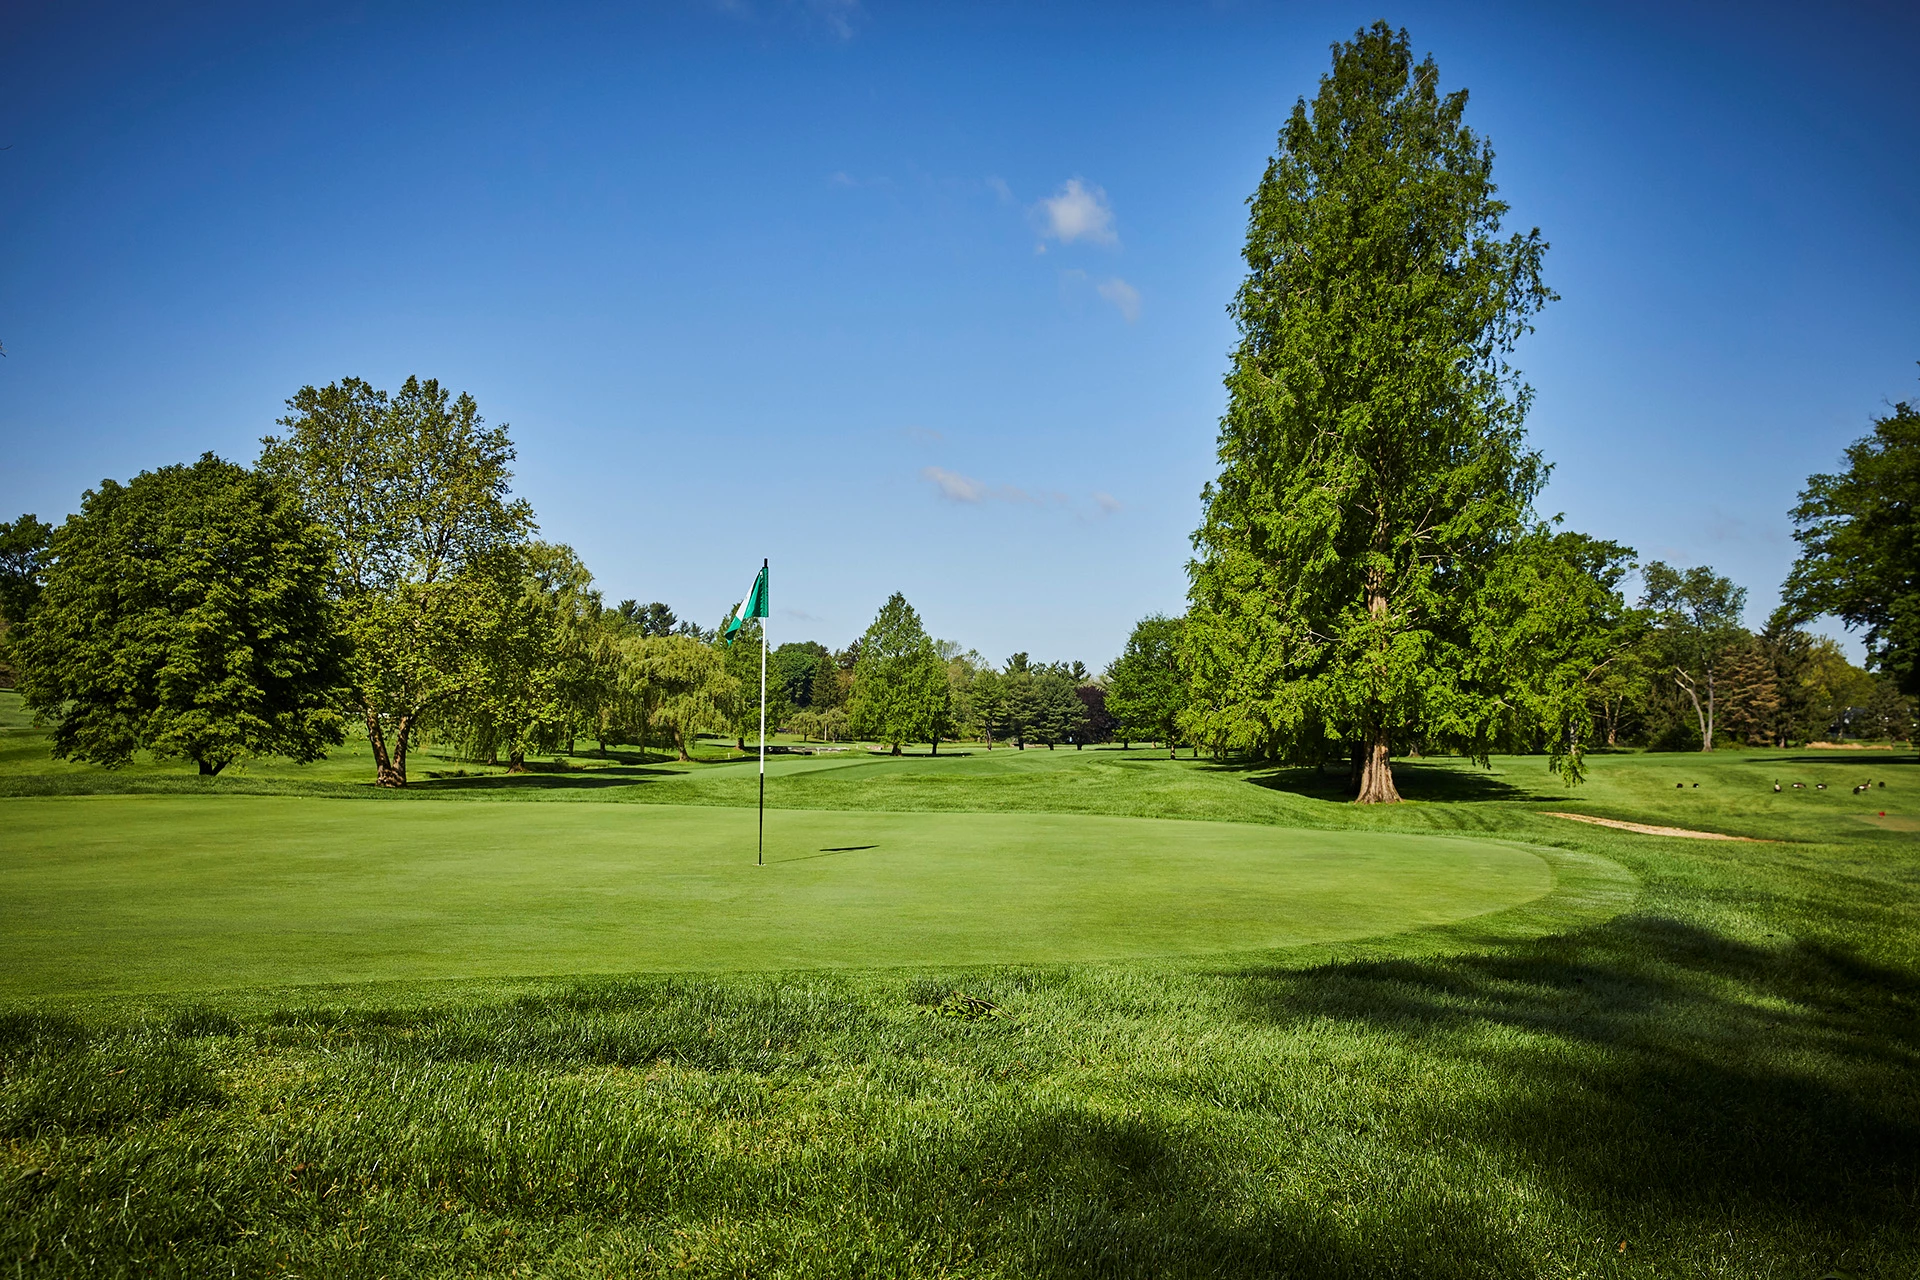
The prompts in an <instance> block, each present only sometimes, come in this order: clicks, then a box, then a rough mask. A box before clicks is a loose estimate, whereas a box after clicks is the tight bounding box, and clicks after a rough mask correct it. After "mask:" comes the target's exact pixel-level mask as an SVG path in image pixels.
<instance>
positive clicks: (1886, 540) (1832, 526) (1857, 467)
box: [1784, 401, 1920, 697]
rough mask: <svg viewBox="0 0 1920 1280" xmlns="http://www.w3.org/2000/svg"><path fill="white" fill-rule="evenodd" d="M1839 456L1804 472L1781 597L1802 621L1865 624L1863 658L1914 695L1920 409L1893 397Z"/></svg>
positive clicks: (1918, 683)
mask: <svg viewBox="0 0 1920 1280" xmlns="http://www.w3.org/2000/svg"><path fill="white" fill-rule="evenodd" d="M1846 457H1847V468H1846V470H1845V471H1842V472H1839V473H1837V474H1833V475H1816V476H1810V477H1808V479H1807V487H1806V489H1805V490H1804V491H1803V492H1802V493H1801V494H1800V502H1799V505H1798V506H1796V507H1794V509H1793V520H1794V523H1795V525H1797V526H1798V528H1797V529H1796V530H1795V532H1794V535H1793V536H1794V537H1795V538H1796V539H1798V540H1799V542H1800V558H1799V559H1798V560H1797V561H1795V562H1794V566H1793V571H1792V573H1791V574H1790V575H1789V576H1788V578H1787V585H1786V590H1785V593H1784V594H1785V596H1786V600H1787V603H1788V605H1789V606H1790V607H1791V609H1792V610H1793V612H1794V613H1795V615H1796V616H1797V617H1798V618H1799V619H1800V620H1803V621H1804V620H1807V619H1811V618H1813V617H1816V616H1818V615H1820V614H1832V615H1834V616H1836V617H1838V618H1840V619H1841V620H1842V621H1844V622H1845V623H1846V624H1847V626H1848V627H1849V628H1854V629H1859V630H1862V631H1864V632H1865V638H1866V642H1867V655H1868V661H1869V662H1870V663H1871V664H1872V665H1873V666H1875V667H1877V668H1878V669H1879V670H1880V671H1882V672H1884V673H1885V674H1886V675H1887V676H1889V677H1891V678H1892V680H1893V682H1894V684H1895V686H1896V687H1897V688H1898V689H1899V690H1900V691H1901V692H1902V693H1904V694H1906V695H1907V696H1908V697H1920V408H1916V407H1915V406H1914V405H1911V404H1908V403H1906V402H1904V401H1903V402H1901V403H1899V404H1896V405H1895V406H1894V407H1893V412H1891V413H1888V414H1885V415H1883V416H1882V417H1879V418H1876V419H1874V421H1873V432H1872V434H1870V435H1867V436H1865V437H1863V438H1861V439H1859V440H1856V441H1854V442H1853V443H1852V444H1851V445H1848V446H1847V454H1846Z"/></svg>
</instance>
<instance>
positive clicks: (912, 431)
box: [900, 427, 946, 444]
mask: <svg viewBox="0 0 1920 1280" xmlns="http://www.w3.org/2000/svg"><path fill="white" fill-rule="evenodd" d="M900 433H901V434H902V435H904V436H906V437H907V439H909V440H917V441H919V442H920V443H921V444H939V443H940V442H941V441H942V440H945V439H946V436H944V435H943V434H941V433H940V432H938V431H935V430H934V429H933V428H932V427H903V428H902V429H901V432H900Z"/></svg>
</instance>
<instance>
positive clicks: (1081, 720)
mask: <svg viewBox="0 0 1920 1280" xmlns="http://www.w3.org/2000/svg"><path fill="white" fill-rule="evenodd" d="M1076 665H1077V664H1076ZM1080 670H1081V671H1083V672H1084V671H1085V670H1086V668H1084V667H1081V668H1080ZM1078 687H1079V685H1078V682H1077V681H1076V680H1075V679H1074V675H1073V668H1072V667H1070V666H1068V665H1067V664H1065V663H1048V664H1046V665H1044V666H1041V667H1037V668H1035V669H1034V671H1033V715H1032V718H1031V720H1030V722H1029V723H1028V725H1027V734H1028V736H1030V737H1031V738H1032V739H1033V740H1034V741H1036V742H1041V743H1044V744H1046V748H1047V750H1049V751H1051V750H1053V749H1054V748H1055V747H1056V746H1058V745H1059V744H1060V743H1062V742H1072V741H1074V739H1075V738H1076V737H1077V736H1078V735H1079V734H1080V733H1082V732H1083V731H1084V730H1085V727H1086V713H1087V709H1086V706H1085V705H1084V704H1083V703H1082V702H1081V701H1080V697H1079V694H1078V693H1077V692H1076V691H1077V689H1078Z"/></svg>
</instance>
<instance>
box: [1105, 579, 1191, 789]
mask: <svg viewBox="0 0 1920 1280" xmlns="http://www.w3.org/2000/svg"><path fill="white" fill-rule="evenodd" d="M1182 630H1183V624H1182V619H1179V618H1169V617H1167V616H1166V615H1165V614H1160V613H1156V614H1151V615H1149V616H1147V617H1145V618H1142V619H1141V620H1140V621H1139V622H1136V623H1135V624H1134V626H1133V634H1131V635H1129V636H1128V637H1127V647H1126V649H1125V650H1123V651H1122V652H1121V654H1120V656H1119V657H1118V658H1116V659H1114V662H1113V665H1112V666H1111V667H1109V668H1107V711H1108V713H1109V714H1110V715H1112V716H1113V718H1114V719H1115V720H1116V721H1117V722H1118V723H1119V726H1120V736H1121V737H1123V738H1125V739H1127V740H1128V741H1132V740H1133V739H1135V738H1143V739H1145V740H1147V741H1149V742H1159V743H1161V744H1163V745H1164V746H1165V747H1166V748H1167V755H1168V756H1169V757H1171V756H1172V755H1173V754H1174V743H1175V741H1176V740H1177V738H1178V736H1179V733H1180V720H1181V717H1182V716H1184V715H1185V714H1186V712H1187V706H1188V691H1187V678H1186V674H1185V673H1184V672H1183V671H1182V670H1181V668H1180V642H1181V632H1182Z"/></svg>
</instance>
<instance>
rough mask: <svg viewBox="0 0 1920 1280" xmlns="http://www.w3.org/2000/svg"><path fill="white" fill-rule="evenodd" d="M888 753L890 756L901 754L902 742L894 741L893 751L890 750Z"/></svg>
mask: <svg viewBox="0 0 1920 1280" xmlns="http://www.w3.org/2000/svg"><path fill="white" fill-rule="evenodd" d="M887 754H888V755H890V756H897V755H899V754H900V744H899V743H897V742H896V743H894V744H893V750H891V751H889V752H887Z"/></svg>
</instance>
